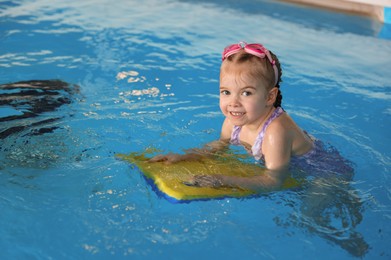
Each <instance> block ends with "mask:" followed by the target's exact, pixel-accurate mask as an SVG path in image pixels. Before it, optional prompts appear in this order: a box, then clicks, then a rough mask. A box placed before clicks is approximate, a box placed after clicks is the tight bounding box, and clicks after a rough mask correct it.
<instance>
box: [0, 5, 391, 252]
mask: <svg viewBox="0 0 391 260" xmlns="http://www.w3.org/2000/svg"><path fill="white" fill-rule="evenodd" d="M0 28H1V30H0V39H1V41H0V84H6V83H14V82H19V81H30V80H52V79H58V80H61V81H63V82H68V83H69V84H70V85H69V86H67V87H66V88H65V90H64V89H61V90H50V91H49V90H47V91H46V92H45V91H44V90H43V88H37V89H36V91H35V92H34V91H33V90H32V89H30V92H29V93H30V94H29V95H27V94H26V93H24V94H23V90H22V88H21V87H20V86H19V87H14V88H12V89H7V90H6V89H5V88H4V87H3V88H2V89H0V91H1V92H0V101H1V102H2V105H1V106H0V119H1V121H0V133H1V134H0V136H1V139H0V145H1V147H0V211H1V215H0V238H1V239H0V258H1V259H108V258H114V259H122V258H130V259H162V258H163V259H184V258H186V259H193V258H194V259H202V258H205V259H223V258H226V259H237V258H240V259H354V258H356V257H358V258H360V257H361V258H364V259H390V258H391V249H390V241H391V226H390V220H391V188H390V186H391V181H390V156H391V153H390V152H391V149H390V143H391V142H390V141H391V136H390V131H389V129H390V126H391V125H390V122H391V121H390V116H391V91H390V87H391V74H390V72H389V71H390V68H391V41H390V40H389V39H390V35H389V34H387V32H390V30H389V27H387V25H382V24H380V23H378V22H376V21H374V20H371V19H368V18H363V17H358V16H353V15H347V14H342V13H331V12H327V11H324V10H318V9H312V8H305V7H297V6H294V5H289V4H283V3H280V2H273V1H266V0H263V1H262V0H258V1H250V0H248V1H247V0H246V1H174V0H170V1H168V0H167V1H166V0H163V1H158V0H147V1H142V4H141V2H140V1H125V0H117V1H109V0H84V1H60V0H51V1H48V0H32V1H30V0H15V1H0ZM240 40H246V41H247V42H262V43H264V44H265V45H266V46H267V47H269V48H270V49H271V50H273V52H275V53H276V54H277V55H278V56H279V58H280V61H281V62H282V64H283V81H284V82H283V85H282V91H283V96H284V99H283V106H284V108H285V109H286V111H287V112H288V113H289V114H290V115H291V116H292V117H293V118H294V119H295V120H296V121H297V122H298V124H299V125H300V126H301V127H302V128H304V129H306V130H307V131H308V132H310V133H311V134H312V135H314V136H316V137H317V138H319V139H321V140H323V141H324V142H325V143H330V144H332V145H333V146H335V147H336V148H337V149H338V150H339V151H340V153H341V154H342V155H343V156H344V157H346V158H348V159H349V160H351V161H352V162H353V164H354V170H355V175H354V177H353V180H352V181H351V182H349V183H344V184H343V185H334V184H333V183H327V181H326V182H323V183H315V182H316V181H318V180H314V183H315V185H313V186H309V187H307V188H306V189H303V190H300V191H282V192H276V193H273V194H269V195H265V196H261V197H259V198H253V199H243V200H240V199H223V200H210V201H197V202H192V203H188V204H172V203H170V202H169V201H167V200H165V199H164V198H161V197H159V196H158V195H156V193H155V192H154V191H153V190H152V189H151V187H150V186H148V185H147V184H146V182H145V180H144V179H143V178H142V177H141V176H140V173H139V172H138V171H137V170H136V169H134V168H132V167H130V166H129V165H128V164H127V163H125V162H123V161H119V160H116V159H115V156H114V155H115V154H116V153H130V152H135V151H136V152H137V151H142V150H144V149H145V148H147V147H151V146H153V147H155V148H158V149H161V150H162V151H164V152H170V151H171V152H180V151H182V150H183V149H186V148H191V147H197V146H201V145H202V144H204V143H206V142H209V141H212V140H215V139H217V138H218V136H219V128H220V125H221V122H222V120H223V117H222V115H221V113H220V111H219V107H218V74H219V65H220V52H221V50H222V49H223V48H224V47H225V46H226V45H227V44H229V43H233V42H237V41H240ZM2 86H4V85H2ZM32 93H33V94H32ZM10 97H11V98H10ZM45 97H46V98H47V99H45ZM10 100H13V101H12V102H11V101H10ZM26 101H28V102H26ZM42 104H43V105H42ZM45 104H46V107H47V105H48V104H49V105H50V107H51V109H47V110H46V111H42V109H43V107H45ZM34 109H35V110H34ZM32 110H34V111H35V115H34V116H32V115H30V116H29V117H26V118H23V117H22V116H23V115H24V113H27V112H29V111H30V112H31V111H32ZM11 117H13V118H14V120H9V119H10V118H11ZM6 119H7V120H6ZM387 129H388V130H387Z"/></svg>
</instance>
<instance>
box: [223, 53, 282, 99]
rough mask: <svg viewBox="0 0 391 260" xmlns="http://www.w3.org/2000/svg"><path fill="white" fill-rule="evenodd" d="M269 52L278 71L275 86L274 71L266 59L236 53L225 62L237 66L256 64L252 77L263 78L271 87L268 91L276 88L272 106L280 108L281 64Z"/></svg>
mask: <svg viewBox="0 0 391 260" xmlns="http://www.w3.org/2000/svg"><path fill="white" fill-rule="evenodd" d="M269 52H270V54H271V56H272V58H273V60H274V61H275V65H276V67H277V70H278V80H277V84H276V85H275V86H273V85H274V82H275V79H274V77H275V75H274V70H273V67H272V65H271V64H270V62H269V61H268V60H267V59H261V58H259V57H256V56H254V55H252V54H249V53H246V52H244V51H241V52H239V53H236V54H233V55H231V56H229V57H227V59H226V60H227V61H229V62H234V63H237V64H241V63H245V62H253V63H256V64H255V70H254V72H255V73H253V74H254V76H258V77H259V76H260V78H263V79H264V80H266V81H267V82H268V83H269V86H271V87H268V89H272V88H273V87H276V88H277V89H278V92H277V96H276V100H275V102H274V104H273V105H274V107H281V103H282V94H281V90H280V83H281V82H282V80H281V76H282V69H281V64H280V61H279V60H278V58H277V56H276V55H275V54H274V53H273V52H271V51H269ZM265 69H266V73H265Z"/></svg>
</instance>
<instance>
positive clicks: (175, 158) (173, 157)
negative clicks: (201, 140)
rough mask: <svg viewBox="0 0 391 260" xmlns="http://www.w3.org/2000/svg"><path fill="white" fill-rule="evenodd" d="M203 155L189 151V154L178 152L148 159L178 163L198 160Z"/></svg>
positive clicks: (150, 160)
mask: <svg viewBox="0 0 391 260" xmlns="http://www.w3.org/2000/svg"><path fill="white" fill-rule="evenodd" d="M201 159H202V155H200V154H197V153H187V154H177V153H169V154H162V155H156V156H155V157H152V158H151V159H149V160H148V162H165V163H167V164H171V163H177V162H180V161H197V160H201Z"/></svg>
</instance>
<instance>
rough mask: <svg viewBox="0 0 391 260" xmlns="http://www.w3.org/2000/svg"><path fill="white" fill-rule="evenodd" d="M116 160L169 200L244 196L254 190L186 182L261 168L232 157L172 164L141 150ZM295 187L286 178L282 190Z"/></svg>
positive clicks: (294, 182) (257, 172)
mask: <svg viewBox="0 0 391 260" xmlns="http://www.w3.org/2000/svg"><path fill="white" fill-rule="evenodd" d="M116 156H117V157H118V158H119V159H122V160H125V161H128V162H130V163H131V164H133V165H135V166H136V167H137V168H138V169H139V170H140V172H141V173H142V174H143V175H144V177H145V178H146V179H147V181H149V182H150V183H152V184H153V185H154V186H155V187H156V188H157V189H158V190H159V191H160V192H161V193H162V194H163V195H165V197H166V198H167V199H169V200H171V201H173V202H180V201H191V200H203V199H205V200H206V199H217V198H226V197H234V198H241V197H248V196H251V195H256V194H257V192H255V191H252V190H246V189H241V188H231V187H222V188H211V187H194V186H189V185H186V184H185V183H186V182H189V181H191V179H192V177H193V176H195V175H214V174H223V175H232V176H241V177H251V176H257V175H261V174H262V173H263V171H264V170H265V169H264V168H262V167H260V166H259V165H256V164H250V163H244V162H242V161H240V160H238V159H235V158H234V157H233V156H227V157H223V156H221V157H213V158H212V157H207V158H203V159H202V160H201V161H180V162H177V163H173V164H166V163H164V162H153V163H151V162H148V160H149V159H150V158H148V157H147V156H146V155H145V153H131V154H129V155H124V154H117V155H116ZM297 186H299V182H298V181H297V180H295V179H293V178H287V180H286V181H285V183H284V185H283V189H289V188H293V187H297Z"/></svg>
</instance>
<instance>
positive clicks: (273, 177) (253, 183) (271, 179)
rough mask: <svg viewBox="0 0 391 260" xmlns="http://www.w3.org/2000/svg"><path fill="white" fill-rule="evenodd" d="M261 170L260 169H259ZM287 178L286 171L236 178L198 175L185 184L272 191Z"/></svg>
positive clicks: (267, 171)
mask: <svg viewBox="0 0 391 260" xmlns="http://www.w3.org/2000/svg"><path fill="white" fill-rule="evenodd" d="M260 170H261V168H260ZM287 176H288V171H287V170H285V169H284V170H280V171H270V170H266V171H265V172H264V173H263V174H261V175H259V176H254V177H238V176H228V175H223V174H218V175H198V176H194V178H193V180H191V181H189V182H186V185H189V186H196V187H213V188H220V187H233V188H242V189H247V190H253V191H272V190H276V189H278V188H280V187H281V186H282V184H283V183H284V180H285V179H286V177H287Z"/></svg>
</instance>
